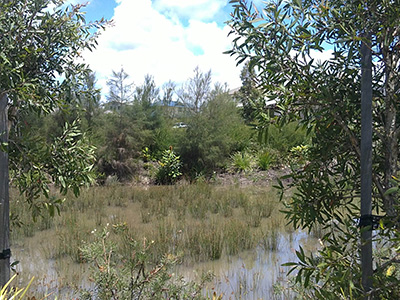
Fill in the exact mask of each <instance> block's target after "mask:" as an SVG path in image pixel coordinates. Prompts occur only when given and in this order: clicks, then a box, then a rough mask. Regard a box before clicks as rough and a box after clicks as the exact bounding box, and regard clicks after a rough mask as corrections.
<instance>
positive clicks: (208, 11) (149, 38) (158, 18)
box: [70, 0, 242, 97]
mask: <svg viewBox="0 0 400 300" xmlns="http://www.w3.org/2000/svg"><path fill="white" fill-rule="evenodd" d="M82 1H83V0H70V2H72V3H77V2H82ZM85 2H87V0H86V1H85ZM228 2H229V1H228V0H90V2H88V4H87V6H86V7H85V8H84V11H85V12H86V19H87V21H92V20H96V19H100V18H102V17H104V18H106V19H112V20H113V23H114V25H113V26H112V27H109V28H107V29H106V31H104V32H103V33H102V34H101V36H100V37H99V39H98V46H97V49H96V50H94V51H93V52H89V51H87V52H85V53H83V57H84V59H85V62H86V63H88V64H89V65H90V67H91V69H92V70H93V71H94V72H96V75H97V80H98V86H99V87H101V88H102V94H103V97H104V95H105V94H107V93H108V88H107V85H106V81H107V78H109V77H110V76H111V74H112V71H113V70H114V71H119V70H121V68H124V70H125V71H126V73H128V74H129V76H130V80H131V81H132V82H133V83H134V84H135V85H137V86H139V85H141V84H142V83H143V81H144V77H145V75H146V74H149V75H152V76H154V80H155V83H156V85H157V86H159V87H161V86H162V85H163V84H164V83H166V82H168V81H169V80H172V81H173V82H175V83H176V84H177V85H178V86H179V85H181V84H182V83H184V82H185V81H187V80H188V79H189V78H190V77H192V76H193V70H194V69H195V68H196V67H197V66H198V67H199V68H200V70H201V71H203V72H207V71H208V70H211V72H212V78H213V81H214V83H215V82H220V83H227V84H228V87H229V88H230V89H236V88H238V87H240V86H241V81H240V77H239V75H240V71H241V68H242V66H239V67H237V66H236V62H235V59H234V57H230V56H229V55H227V54H223V52H224V51H226V50H229V49H230V48H231V40H232V37H228V33H229V31H230V29H229V27H228V26H227V25H226V24H225V22H226V21H227V20H229V18H230V16H229V14H230V13H231V12H232V11H233V8H232V6H231V5H230V4H228Z"/></svg>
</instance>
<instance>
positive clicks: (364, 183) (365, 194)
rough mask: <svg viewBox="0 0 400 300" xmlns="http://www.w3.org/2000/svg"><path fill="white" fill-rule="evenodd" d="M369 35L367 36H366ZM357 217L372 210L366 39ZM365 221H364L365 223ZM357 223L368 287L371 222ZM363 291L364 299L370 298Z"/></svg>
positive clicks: (366, 46)
mask: <svg viewBox="0 0 400 300" xmlns="http://www.w3.org/2000/svg"><path fill="white" fill-rule="evenodd" d="M367 38H368V39H369V38H370V37H369V36H367ZM361 68H362V70H361V220H363V219H364V220H365V219H367V220H368V219H369V220H371V214H372V52H371V48H370V43H366V42H362V44H361ZM366 223H367V224H366ZM368 223H371V222H362V223H361V269H362V285H363V289H364V292H365V293H366V294H367V293H369V292H370V291H371V290H372V285H373V282H372V275H373V269H372V226H371V225H368ZM371 298H372V297H371V296H368V295H366V296H365V298H364V299H371Z"/></svg>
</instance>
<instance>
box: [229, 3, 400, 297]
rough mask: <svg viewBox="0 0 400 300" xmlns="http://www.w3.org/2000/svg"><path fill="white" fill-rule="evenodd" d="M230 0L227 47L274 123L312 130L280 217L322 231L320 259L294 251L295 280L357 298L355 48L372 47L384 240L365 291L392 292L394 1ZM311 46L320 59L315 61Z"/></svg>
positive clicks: (319, 292)
mask: <svg viewBox="0 0 400 300" xmlns="http://www.w3.org/2000/svg"><path fill="white" fill-rule="evenodd" d="M230 2H231V3H232V4H233V6H234V12H233V13H232V18H231V20H230V22H229V24H230V26H231V28H232V32H231V34H232V35H234V37H235V39H234V46H233V49H232V50H230V51H229V52H228V53H230V54H231V55H234V56H236V57H237V60H238V63H242V62H245V61H246V62H248V64H249V68H250V70H252V72H254V73H255V74H256V77H257V81H258V82H259V88H260V89H261V90H262V91H263V93H264V94H265V95H267V96H268V97H269V98H270V99H276V100H277V101H278V107H279V109H280V111H281V112H280V116H276V118H275V119H276V120H275V121H277V122H278V124H283V123H286V122H288V121H290V120H293V119H297V120H299V122H300V124H301V126H303V127H305V128H306V129H307V130H308V131H309V132H310V134H311V133H312V136H313V139H312V143H311V145H310V148H309V152H308V160H307V163H306V164H305V165H304V166H303V167H301V168H297V169H295V170H293V172H292V174H291V175H290V177H291V178H292V180H293V181H292V184H291V186H295V187H296V192H295V193H294V195H293V196H292V197H291V200H290V201H289V202H288V203H287V211H286V214H287V218H288V220H289V221H290V222H291V223H293V225H294V226H295V227H296V228H298V227H300V228H308V229H309V230H311V229H313V228H315V227H318V226H322V227H323V228H324V229H325V230H326V234H324V235H323V237H322V243H323V245H324V246H323V247H322V249H321V250H320V251H319V256H320V257H319V258H316V257H313V256H308V257H307V255H305V254H304V252H303V251H302V250H301V251H299V253H298V254H299V259H300V263H298V264H297V266H298V267H299V272H298V275H297V281H299V282H302V283H303V286H304V287H306V288H308V287H311V288H310V289H309V291H308V292H309V293H311V294H312V297H315V298H321V299H337V298H338V297H341V296H342V295H347V296H349V295H352V297H354V298H359V297H360V298H361V297H364V293H363V288H362V286H361V283H360V272H359V268H360V265H359V262H360V257H359V255H360V251H359V249H358V239H359V235H358V234H357V232H358V229H357V227H356V225H357V224H356V222H354V220H355V219H359V218H360V216H359V209H358V207H359V197H360V156H361V148H360V134H361V101H360V99H361V85H360V82H361V75H362V72H361V58H362V55H361V51H360V49H361V45H363V44H364V45H367V46H368V47H369V48H370V49H371V50H372V62H373V72H372V74H373V77H372V91H373V94H372V95H373V105H372V116H373V128H374V129H373V146H374V148H373V165H372V180H373V192H372V200H373V210H374V212H375V214H378V215H379V216H384V217H383V218H382V219H381V221H380V229H379V232H377V236H376V238H377V240H378V242H377V243H378V245H381V244H382V246H383V244H384V242H385V247H382V248H381V247H379V246H378V247H379V251H378V249H375V250H376V251H375V252H376V253H375V255H376V258H375V270H374V276H373V282H374V287H375V288H374V289H372V290H371V291H370V292H369V295H373V296H374V297H383V298H385V297H389V298H393V295H397V296H395V297H398V295H399V293H400V291H399V290H398V288H394V286H397V287H398V277H397V276H391V277H390V278H389V277H388V276H387V274H388V273H385V272H387V270H388V268H396V269H397V268H398V266H397V262H398V257H397V253H394V252H392V251H391V250H390V249H391V247H397V246H398V245H397V243H398V242H397V241H398V239H397V238H398V235H399V232H398V230H397V226H398V224H397V223H398V220H397V216H398V179H397V177H398V171H399V164H398V161H399V134H400V123H399V118H398V114H399V112H398V105H399V99H398V90H399V83H400V82H399V80H398V78H399V77H398V75H399V74H398V72H399V59H400V53H399V47H398V43H399V33H400V31H399V24H400V23H399V21H400V20H399V19H400V14H399V11H400V2H399V1H374V0H371V1H357V0H354V1H345V2H343V1H336V0H327V1H311V0H310V1H309V0H304V1H299V0H293V1H271V2H267V3H265V7H263V9H262V10H261V8H257V7H255V6H253V5H251V4H249V3H247V2H246V1H243V0H232V1H230ZM318 53H324V56H325V57H324V59H323V60H317V59H314V57H315V56H316V55H317V54H318ZM281 187H282V188H283V185H281ZM373 221H375V222H376V220H370V225H371V226H372V225H373V224H372V223H373ZM373 226H376V224H375V225H373ZM378 252H380V253H378ZM378 254H380V255H378ZM340 278H346V282H341V281H340ZM310 281H312V282H313V284H310ZM347 296H345V297H347Z"/></svg>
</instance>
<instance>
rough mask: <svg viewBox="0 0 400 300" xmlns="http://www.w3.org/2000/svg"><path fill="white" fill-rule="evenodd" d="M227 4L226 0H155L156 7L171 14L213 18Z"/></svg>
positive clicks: (206, 18)
mask: <svg viewBox="0 0 400 300" xmlns="http://www.w3.org/2000/svg"><path fill="white" fill-rule="evenodd" d="M225 5H226V1H225V0H155V1H154V7H155V8H156V9H157V10H158V11H162V12H164V13H166V14H167V15H169V16H179V17H184V18H188V19H196V20H211V19H213V18H214V17H215V16H216V15H217V14H218V13H219V12H220V11H221V9H222V8H223V7H224V6H225Z"/></svg>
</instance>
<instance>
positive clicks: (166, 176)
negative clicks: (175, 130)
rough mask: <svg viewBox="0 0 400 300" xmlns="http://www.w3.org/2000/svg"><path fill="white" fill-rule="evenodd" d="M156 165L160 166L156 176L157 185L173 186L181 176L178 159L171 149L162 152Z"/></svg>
mask: <svg viewBox="0 0 400 300" xmlns="http://www.w3.org/2000/svg"><path fill="white" fill-rule="evenodd" d="M158 163H159V165H160V167H159V168H158V171H157V174H156V181H157V183H158V184H174V183H175V182H176V181H177V180H178V179H179V177H180V176H181V175H182V173H181V171H180V169H181V165H182V164H181V161H180V158H179V156H177V155H176V154H175V152H174V151H173V150H172V148H170V149H169V150H165V151H164V152H163V155H162V158H161V160H160V161H159V162H158Z"/></svg>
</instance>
